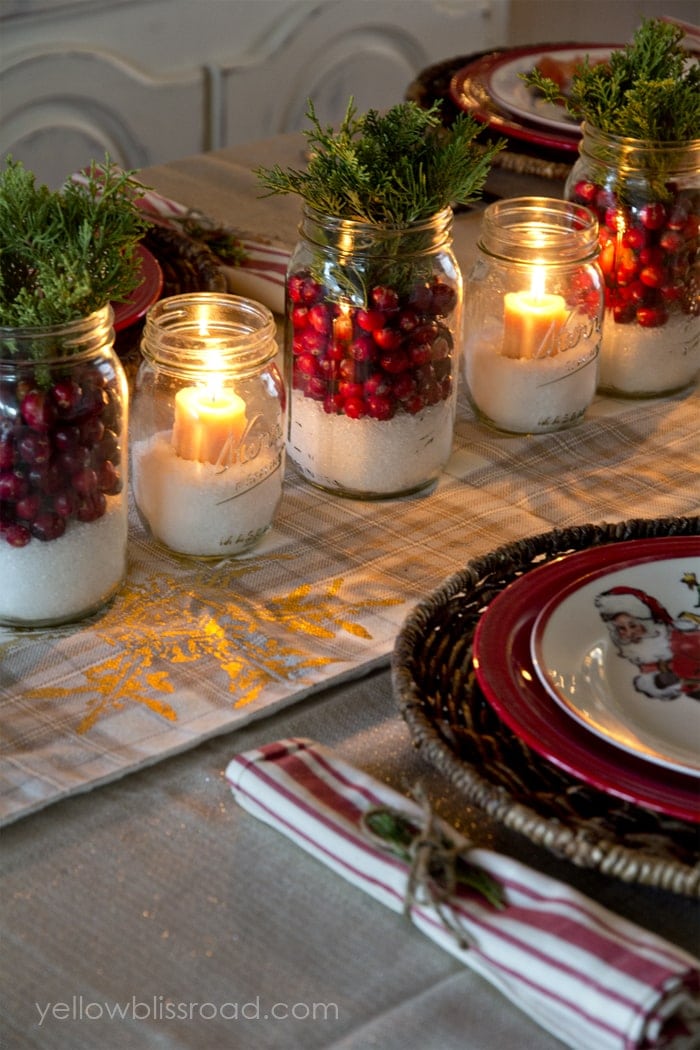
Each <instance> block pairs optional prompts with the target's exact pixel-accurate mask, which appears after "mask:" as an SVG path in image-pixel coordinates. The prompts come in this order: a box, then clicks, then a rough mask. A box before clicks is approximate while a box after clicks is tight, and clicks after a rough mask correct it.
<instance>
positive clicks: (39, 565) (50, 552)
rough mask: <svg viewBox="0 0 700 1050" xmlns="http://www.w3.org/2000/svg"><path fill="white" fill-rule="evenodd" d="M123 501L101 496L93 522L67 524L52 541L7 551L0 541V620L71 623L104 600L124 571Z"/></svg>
mask: <svg viewBox="0 0 700 1050" xmlns="http://www.w3.org/2000/svg"><path fill="white" fill-rule="evenodd" d="M127 528H128V521H127V514H126V497H125V495H124V493H122V494H121V495H120V496H118V497H107V511H106V513H105V514H104V515H103V516H102V517H101V518H98V519H97V521H90V522H81V521H70V522H69V523H68V526H67V528H66V531H65V532H64V534H63V535H62V536H60V537H59V538H58V539H55V540H48V541H42V540H38V539H32V540H31V541H30V542H29V543H28V544H27V545H26V546H24V547H13V546H11V544H9V543H7V542H6V540H5V539H4V538H3V537H0V620H4V621H5V622H8V623H15V624H17V625H22V624H26V625H31V624H37V625H38V624H41V623H43V622H59V621H69V620H71V619H77V618H78V617H79V616H83V615H87V614H88V613H89V612H92V611H93V610H96V609H98V608H99V607H100V605H102V603H103V602H105V601H106V600H107V599H108V598H110V597H111V596H112V595H113V594H114V593H115V591H116V590H117V588H118V587H119V585H120V584H121V582H122V580H123V579H124V576H125V573H126V541H127Z"/></svg>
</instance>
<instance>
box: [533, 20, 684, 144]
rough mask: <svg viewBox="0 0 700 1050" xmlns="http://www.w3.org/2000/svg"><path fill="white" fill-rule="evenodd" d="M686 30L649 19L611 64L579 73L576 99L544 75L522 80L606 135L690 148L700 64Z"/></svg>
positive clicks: (586, 63) (615, 53)
mask: <svg viewBox="0 0 700 1050" xmlns="http://www.w3.org/2000/svg"><path fill="white" fill-rule="evenodd" d="M683 36H684V33H683V30H682V29H681V28H680V27H679V26H676V25H673V24H671V23H667V22H662V21H661V20H660V19H645V20H643V21H642V23H641V25H640V27H639V28H638V29H637V31H636V33H635V34H634V38H633V40H632V42H631V43H630V44H628V45H627V46H626V47H624V48H621V49H619V50H615V51H613V52H612V54H611V56H610V60H609V62H605V63H601V64H598V65H590V63H589V61H588V58H587V57H586V59H585V60H584V62H583V64H582V65H581V66H579V67H577V69H576V71H575V73H574V76H573V78H572V83H571V90H570V94H569V96H568V97H567V98H564V96H562V94H561V91H560V88H559V86H558V85H557V84H556V83H555V82H554V81H553V80H550V79H549V78H548V77H544V76H542V74H541V73H540V71H539V70H537V69H535V70H533V71H532V72H531V73H526V74H521V77H522V79H523V80H524V81H525V82H526V83H527V84H528V85H529V86H530V87H533V88H536V89H537V90H539V91H541V92H542V93H543V94H544V96H545V98H546V99H547V101H549V102H562V101H563V102H564V104H565V106H566V108H567V110H568V111H569V113H571V115H572V116H573V117H574V118H575V119H576V120H578V121H585V122H586V123H587V124H589V125H592V126H593V127H596V128H598V129H599V130H600V131H603V132H606V133H608V134H612V135H618V136H622V137H627V138H633V139H643V140H645V141H651V142H687V141H690V140H691V139H697V138H698V137H699V136H700V64H699V63H698V62H697V61H695V60H693V61H691V60H690V59H689V56H688V54H687V52H686V51H685V50H684V49H683V47H682V45H681V41H682V39H683Z"/></svg>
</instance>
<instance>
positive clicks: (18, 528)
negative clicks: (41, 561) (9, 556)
mask: <svg viewBox="0 0 700 1050" xmlns="http://www.w3.org/2000/svg"><path fill="white" fill-rule="evenodd" d="M4 535H5V539H6V540H7V542H8V543H9V544H10V546H11V547H26V546H27V544H28V543H29V541H30V540H31V538H32V534H31V532H30V531H29V529H28V528H27V526H26V525H20V523H19V522H17V523H15V524H12V525H8V526H7V528H6V529H5V530H4Z"/></svg>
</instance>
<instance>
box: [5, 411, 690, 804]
mask: <svg viewBox="0 0 700 1050" xmlns="http://www.w3.org/2000/svg"><path fill="white" fill-rule="evenodd" d="M699 402H700V397H699V396H698V393H697V392H695V393H693V394H692V395H690V396H688V397H686V398H684V399H680V400H671V401H663V402H657V403H654V404H649V405H646V406H644V407H643V408H642V407H640V406H637V405H632V406H627V405H623V406H617V405H615V403H611V402H606V401H605V400H601V401H600V402H599V405H598V406H597V407H598V414H594V415H592V417H591V418H590V419H588V420H587V421H586V422H584V423H583V424H581V425H580V426H579V427H576V428H574V429H572V430H569V431H563V432H561V433H556V434H551V435H541V436H539V437H536V438H510V437H505V436H503V435H495V434H490V433H488V432H487V431H484V430H483V429H482V428H481V427H479V426H478V425H477V424H476V423H475V422H474V420H473V418H472V417H471V414H470V411H469V408H468V407H467V405H466V404H465V403H464V401H463V400H461V401H460V403H459V406H458V418H457V424H456V432H455V441H454V446H453V449H454V451H453V456H452V458H451V459H450V461H449V463H448V465H447V468H446V470H445V472H444V473H443V474H442V476H441V478H440V480H439V482H438V484H437V486H436V488H435V490H434V491H432V492H429V493H427V494H424V495H422V496H417V497H411V498H407V499H402V500H387V501H380V502H376V503H374V502H368V503H363V502H358V501H354V500H345V499H341V498H339V497H335V496H331V495H328V494H325V493H322V492H320V491H318V490H316V489H314V488H312V487H311V486H310V485H308V484H307V483H306V482H305V481H304V480H303V479H301V478H300V477H299V476H298V475H297V473H296V471H295V470H294V469H293V467H292V466H291V465H289V466H288V468H287V473H286V477H285V485H284V491H283V497H282V503H281V507H280V510H279V513H278V517H277V519H276V522H275V525H274V528H273V530H272V531H271V533H269V534H268V536H267V537H266V538H265V540H264V541H263V543H262V544H261V545H260V546H259V547H258V548H257V549H256V550H254V551H253V552H252V553H251V554H250V555H248V556H245V557H241V558H239V559H236V560H230V561H224V562H221V563H217V564H213V565H209V564H204V563H202V564H197V563H192V562H187V561H185V560H182V559H179V558H177V557H176V556H174V555H169V554H168V553H166V552H164V551H163V550H160V549H158V548H157V547H156V546H155V545H154V544H153V543H152V542H151V541H150V540H149V539H148V537H147V536H146V534H145V532H144V530H143V528H142V527H141V524H140V522H139V520H138V518H137V516H136V514H135V513H134V512H133V511H132V516H131V523H130V537H129V571H128V577H127V580H126V583H125V585H124V587H123V588H122V590H121V592H120V593H119V594H118V596H117V597H116V599H115V600H114V602H113V603H112V605H111V606H110V607H109V608H107V609H106V610H104V611H103V612H102V613H101V614H100V615H97V616H95V617H93V618H92V619H90V620H86V621H83V622H81V623H78V624H74V625H70V626H65V627H61V628H54V629H51V630H44V631H16V630H11V629H0V819H1V820H2V821H9V820H13V819H16V818H17V817H19V816H21V815H22V814H26V813H29V812H31V811H33V810H37V809H39V808H41V807H43V806H44V805H46V804H47V803H49V802H52V801H54V800H56V799H59V798H61V797H64V796H66V795H69V794H71V793H73V792H76V791H81V790H84V789H86V788H88V787H91V786H94V785H96V784H99V783H103V782H106V781H109V780H113V779H115V778H117V777H119V776H122V775H123V774H125V773H127V772H129V771H131V770H135V769H138V768H140V767H142V766H145V765H148V764H151V763H153V762H155V761H157V760H159V759H162V758H164V757H166V756H168V755H172V754H175V753H177V752H180V751H183V750H185V749H187V748H189V747H192V746H194V745H195V744H197V743H199V742H200V741H202V740H204V739H206V738H208V737H211V736H213V735H216V734H219V733H223V732H227V731H230V730H231V729H234V728H236V727H240V726H243V725H245V724H247V723H250V722H252V721H253V720H254V719H259V718H261V717H263V716H265V715H266V714H269V713H272V712H273V711H275V710H278V709H280V708H281V707H282V706H284V705H288V704H290V703H292V702H295V701H297V700H299V699H301V698H303V697H306V696H308V695H309V694H311V693H312V692H314V691H316V690H318V689H320V688H321V687H323V686H325V685H328V684H330V683H332V682H338V681H341V680H342V679H344V678H350V677H352V676H356V675H360V674H363V673H365V672H366V671H368V670H369V669H370V668H372V667H374V666H376V665H378V664H381V663H383V662H388V657H389V655H390V653H391V650H392V647H393V643H394V639H395V637H396V635H397V633H398V630H399V629H400V627H401V625H402V623H403V621H404V619H405V617H406V615H407V614H408V612H409V610H410V609H411V608H412V606H413V605H414V604H415V603H416V602H417V601H418V600H419V599H421V598H423V597H424V596H425V595H426V594H428V593H430V592H431V591H432V590H434V589H435V588H436V587H437V586H439V585H440V584H441V583H442V582H443V581H444V579H445V578H446V577H448V576H450V575H451V574H452V573H453V572H455V571H457V570H459V569H461V568H463V567H464V565H465V564H466V563H467V561H468V560H469V559H471V558H473V557H476V556H478V555H480V554H484V553H486V552H488V551H490V550H493V549H494V548H496V547H498V546H500V545H501V544H504V543H508V542H510V541H512V540H514V539H520V538H522V537H524V536H527V535H534V534H538V533H541V532H546V531H548V530H549V529H550V528H552V527H554V526H567V525H571V524H576V523H582V522H587V521H593V522H596V521H602V520H607V521H620V520H625V519H628V518H630V517H635V516H637V517H650V518H657V517H664V516H667V515H674V514H679V515H680V514H686V513H689V512H691V511H692V510H693V509H694V510H695V511H696V512H697V509H698V507H699V506H700V442H698V440H697V432H698V431H697V420H698V418H699V417H698V408H699ZM611 408H615V409H616V411H615V412H612V411H610V410H611ZM1 585H2V581H0V586H1Z"/></svg>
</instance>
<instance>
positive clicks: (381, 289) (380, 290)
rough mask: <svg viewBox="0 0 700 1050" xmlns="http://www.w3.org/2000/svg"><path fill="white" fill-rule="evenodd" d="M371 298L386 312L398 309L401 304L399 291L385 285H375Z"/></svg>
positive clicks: (378, 307)
mask: <svg viewBox="0 0 700 1050" xmlns="http://www.w3.org/2000/svg"><path fill="white" fill-rule="evenodd" d="M370 299H371V300H372V303H373V304H374V305H375V306H376V307H377V309H378V310H383V311H384V312H385V313H390V312H391V311H393V310H396V309H397V307H398V305H399V296H398V293H397V292H396V291H395V290H394V289H393V288H387V287H386V286H385V285H375V287H374V288H373V289H372V291H371V292H370Z"/></svg>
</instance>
